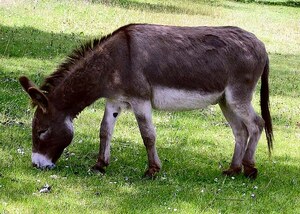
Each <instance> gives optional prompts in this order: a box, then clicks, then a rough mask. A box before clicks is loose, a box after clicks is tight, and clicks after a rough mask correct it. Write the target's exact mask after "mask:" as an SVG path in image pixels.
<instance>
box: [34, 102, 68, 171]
mask: <svg viewBox="0 0 300 214" xmlns="http://www.w3.org/2000/svg"><path fill="white" fill-rule="evenodd" d="M72 138H73V124H72V120H71V118H70V117H68V116H66V115H64V114H63V113H60V112H58V111H56V110H54V109H49V110H48V111H47V112H43V110H42V109H41V108H39V107H38V108H37V110H36V112H35V114H34V118H33V121H32V143H33V144H32V164H33V165H34V166H36V167H38V168H53V167H54V166H55V165H54V164H55V162H56V161H57V160H58V158H59V157H60V156H61V154H62V152H63V150H64V149H65V148H66V147H67V146H68V145H69V144H70V143H71V141H72Z"/></svg>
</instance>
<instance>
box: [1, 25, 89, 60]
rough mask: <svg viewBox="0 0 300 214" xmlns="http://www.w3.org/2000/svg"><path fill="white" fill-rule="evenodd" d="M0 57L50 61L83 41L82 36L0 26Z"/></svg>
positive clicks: (83, 37) (68, 51) (30, 28)
mask: <svg viewBox="0 0 300 214" xmlns="http://www.w3.org/2000/svg"><path fill="white" fill-rule="evenodd" d="M0 32H1V33H0V36H1V40H0V57H18V58H20V57H24V58H38V59H49V58H50V59H51V58H52V57H57V56H65V55H67V54H68V53H70V51H71V50H72V49H74V48H75V47H76V46H78V44H81V41H82V40H83V39H87V38H86V37H85V36H84V35H83V34H82V35H76V34H65V33H54V32H45V31H41V30H38V29H36V28H33V27H8V26H4V25H0Z"/></svg>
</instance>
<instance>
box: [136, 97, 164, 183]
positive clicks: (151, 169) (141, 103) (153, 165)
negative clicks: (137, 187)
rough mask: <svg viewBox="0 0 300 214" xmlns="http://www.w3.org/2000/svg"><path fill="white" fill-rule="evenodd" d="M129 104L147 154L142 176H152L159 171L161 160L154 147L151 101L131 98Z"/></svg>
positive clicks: (154, 136)
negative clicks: (145, 168)
mask: <svg viewBox="0 0 300 214" xmlns="http://www.w3.org/2000/svg"><path fill="white" fill-rule="evenodd" d="M130 104H131V107H132V109H133V112H134V114H135V117H136V120H137V122H138V125H139V129H140V132H141V136H142V138H143V142H144V145H145V147H146V150H147V155H148V169H147V171H146V172H145V174H144V176H145V177H150V178H152V177H153V176H154V175H155V173H157V172H159V170H160V168H161V162H160V160H159V157H158V154H157V151H156V147H155V138H156V133H155V128H154V125H153V123H152V115H151V109H152V107H151V102H150V101H147V100H139V99H138V100H133V101H132V102H131V103H130Z"/></svg>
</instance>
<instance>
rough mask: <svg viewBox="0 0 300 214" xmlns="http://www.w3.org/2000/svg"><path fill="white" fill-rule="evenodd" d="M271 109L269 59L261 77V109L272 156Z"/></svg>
mask: <svg viewBox="0 0 300 214" xmlns="http://www.w3.org/2000/svg"><path fill="white" fill-rule="evenodd" d="M269 107H270V104H269V59H267V61H266V65H265V68H264V71H263V74H262V76H261V88H260V108H261V116H262V118H263V119H264V121H265V132H266V137H267V142H268V149H269V154H271V150H272V149H273V127H272V118H271V115H270V110H269Z"/></svg>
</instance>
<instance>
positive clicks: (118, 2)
mask: <svg viewBox="0 0 300 214" xmlns="http://www.w3.org/2000/svg"><path fill="white" fill-rule="evenodd" d="M88 2H91V3H96V4H104V5H108V6H116V7H120V8H124V9H134V10H140V11H149V12H154V13H171V14H188V15H201V14H202V13H201V11H197V10H195V9H189V8H184V7H178V6H174V5H168V4H161V3H157V4H153V3H148V2H138V1H132V0H88ZM197 3H198V4H199V1H197ZM200 3H201V4H207V1H200ZM204 15H206V14H204Z"/></svg>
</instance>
